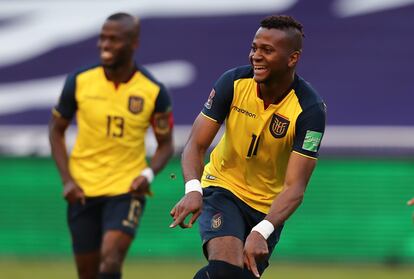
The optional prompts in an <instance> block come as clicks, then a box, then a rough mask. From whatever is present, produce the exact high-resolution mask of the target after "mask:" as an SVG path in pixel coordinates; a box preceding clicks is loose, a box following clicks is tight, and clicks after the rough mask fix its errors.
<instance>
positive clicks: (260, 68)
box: [253, 66, 267, 74]
mask: <svg viewBox="0 0 414 279" xmlns="http://www.w3.org/2000/svg"><path fill="white" fill-rule="evenodd" d="M253 69H254V73H255V74H261V73H264V72H266V71H267V68H266V67H265V66H254V67H253Z"/></svg>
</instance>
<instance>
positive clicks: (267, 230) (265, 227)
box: [252, 220, 275, 239]
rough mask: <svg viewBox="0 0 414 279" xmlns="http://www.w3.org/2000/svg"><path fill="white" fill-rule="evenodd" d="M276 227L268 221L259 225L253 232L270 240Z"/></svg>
mask: <svg viewBox="0 0 414 279" xmlns="http://www.w3.org/2000/svg"><path fill="white" fill-rule="evenodd" d="M274 230H275V227H274V226H273V224H272V223H270V222H269V221H267V220H263V221H261V222H260V223H259V224H257V225H256V226H254V227H253V229H252V231H256V232H258V233H260V234H261V235H262V236H263V237H264V238H265V239H268V238H269V236H270V235H271V234H272V233H273V231H274Z"/></svg>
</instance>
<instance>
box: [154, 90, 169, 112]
mask: <svg viewBox="0 0 414 279" xmlns="http://www.w3.org/2000/svg"><path fill="white" fill-rule="evenodd" d="M160 86H161V88H160V92H159V93H158V96H157V99H156V100H155V108H154V112H168V111H171V98H170V95H169V94H168V92H167V89H166V88H165V86H164V85H162V84H161V85H160Z"/></svg>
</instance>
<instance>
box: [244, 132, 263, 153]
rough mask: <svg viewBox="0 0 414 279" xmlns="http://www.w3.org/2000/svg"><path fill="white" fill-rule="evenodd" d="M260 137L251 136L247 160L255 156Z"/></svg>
mask: <svg viewBox="0 0 414 279" xmlns="http://www.w3.org/2000/svg"><path fill="white" fill-rule="evenodd" d="M259 141H260V136H259V137H258V136H257V135H255V134H252V141H251V142H250V146H249V151H247V158H251V157H252V156H256V155H257V149H258V148H259Z"/></svg>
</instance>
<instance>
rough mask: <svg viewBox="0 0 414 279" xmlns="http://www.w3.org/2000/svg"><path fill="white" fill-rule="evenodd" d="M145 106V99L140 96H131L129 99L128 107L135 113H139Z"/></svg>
mask: <svg viewBox="0 0 414 279" xmlns="http://www.w3.org/2000/svg"><path fill="white" fill-rule="evenodd" d="M143 108H144V99H143V98H141V97H138V96H130V97H129V101H128V109H129V111H130V112H132V113H133V114H138V113H140V112H141V111H142V109H143Z"/></svg>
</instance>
